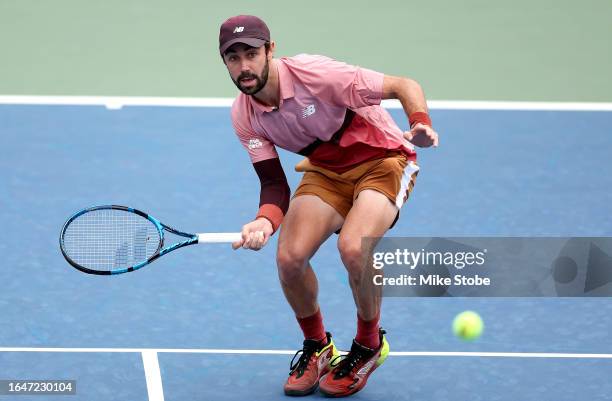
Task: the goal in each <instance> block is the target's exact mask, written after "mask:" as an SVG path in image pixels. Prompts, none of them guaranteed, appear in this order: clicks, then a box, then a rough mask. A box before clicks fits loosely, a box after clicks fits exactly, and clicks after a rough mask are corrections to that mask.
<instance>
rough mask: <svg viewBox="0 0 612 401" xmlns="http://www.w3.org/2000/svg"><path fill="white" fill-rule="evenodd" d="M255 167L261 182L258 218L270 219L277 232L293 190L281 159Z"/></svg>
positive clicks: (259, 163) (268, 160) (255, 164)
mask: <svg viewBox="0 0 612 401" xmlns="http://www.w3.org/2000/svg"><path fill="white" fill-rule="evenodd" d="M253 167H254V168H255V172H256V173H257V176H258V177H259V181H260V182H261V192H260V195H259V211H258V212H257V217H265V218H266V219H268V220H269V221H270V223H272V227H273V228H274V231H276V230H277V229H278V227H279V226H280V225H281V222H282V221H283V217H284V216H285V213H287V209H288V208H289V196H290V195H291V189H290V188H289V184H288V183H287V177H285V172H284V171H283V166H282V165H281V163H280V159H279V158H274V159H267V160H262V161H260V162H256V163H253Z"/></svg>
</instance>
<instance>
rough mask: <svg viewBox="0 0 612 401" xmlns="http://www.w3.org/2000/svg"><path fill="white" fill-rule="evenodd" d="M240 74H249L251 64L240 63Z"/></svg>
mask: <svg viewBox="0 0 612 401" xmlns="http://www.w3.org/2000/svg"><path fill="white" fill-rule="evenodd" d="M240 72H249V73H250V72H251V64H250V63H249V62H248V60H241V61H240Z"/></svg>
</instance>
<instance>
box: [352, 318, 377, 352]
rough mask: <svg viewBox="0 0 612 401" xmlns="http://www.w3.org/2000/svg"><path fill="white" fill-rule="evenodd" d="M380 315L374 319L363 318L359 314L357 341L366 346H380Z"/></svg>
mask: <svg viewBox="0 0 612 401" xmlns="http://www.w3.org/2000/svg"><path fill="white" fill-rule="evenodd" d="M379 320H380V316H377V317H375V318H374V319H372V320H363V319H362V318H361V316H359V314H357V335H356V336H355V341H357V342H358V343H359V344H361V345H363V346H364V347H368V348H372V349H377V348H378V347H379V346H380V337H379V335H378V321H379Z"/></svg>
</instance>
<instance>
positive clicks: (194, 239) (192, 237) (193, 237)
mask: <svg viewBox="0 0 612 401" xmlns="http://www.w3.org/2000/svg"><path fill="white" fill-rule="evenodd" d="M95 210H122V211H124V212H128V213H135V214H137V215H139V216H141V217H144V218H145V219H147V220H149V221H150V222H151V223H153V224H154V225H155V227H156V228H157V232H158V234H159V238H160V240H159V245H158V247H157V249H156V250H155V252H154V253H153V255H151V256H150V257H149V258H148V259H147V260H145V261H142V262H140V263H138V264H136V265H134V266H130V267H124V268H120V269H115V270H108V271H107V270H93V269H89V268H87V267H85V266H81V265H80V264H78V263H76V262H75V261H74V260H72V259H71V258H70V256H68V254H67V253H66V251H65V249H64V234H65V233H66V230H67V228H68V226H69V225H70V223H72V222H73V221H74V220H75V219H77V218H78V217H79V216H82V215H84V214H85V213H89V212H93V211H95ZM164 230H165V231H168V232H170V233H172V234H175V235H178V236H181V237H185V238H187V240H185V241H182V242H178V243H176V244H173V245H170V246H168V247H167V248H164V247H163V246H164ZM59 241H60V250H61V251H62V255H63V256H64V259H66V261H67V262H68V263H70V265H71V266H72V267H74V268H75V269H77V270H80V271H82V272H84V273H88V274H97V275H103V276H106V275H111V274H113V275H114V274H122V273H127V272H132V271H135V270H138V269H140V268H142V267H144V266H146V265H148V264H149V263H151V262H153V261H154V260H155V259H157V258H159V257H160V256H163V255H165V254H167V253H168V252H172V251H174V250H175V249H178V248H182V247H184V246H188V245H194V244H197V243H198V235H197V234H189V233H186V232H183V231H179V230H176V229H174V228H172V227H170V226H167V225H165V224H164V223H162V222H161V221H159V220H157V219H156V218H155V217H153V216H150V215H149V214H147V213H145V212H143V211H141V210H138V209H134V208H131V207H127V206H120V205H100V206H92V207H89V208H86V209H83V210H81V211H79V212H77V213H75V214H74V215H72V216H71V217H70V218H69V219H68V220H67V221H66V222H65V223H64V226H63V227H62V231H61V233H60V239H59Z"/></svg>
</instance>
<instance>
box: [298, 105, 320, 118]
mask: <svg viewBox="0 0 612 401" xmlns="http://www.w3.org/2000/svg"><path fill="white" fill-rule="evenodd" d="M316 111H317V110H316V109H315V105H314V104H311V105H308V106H306V107H304V108H303V109H302V118H306V117H309V116H311V115H313V114H314V113H316Z"/></svg>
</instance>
